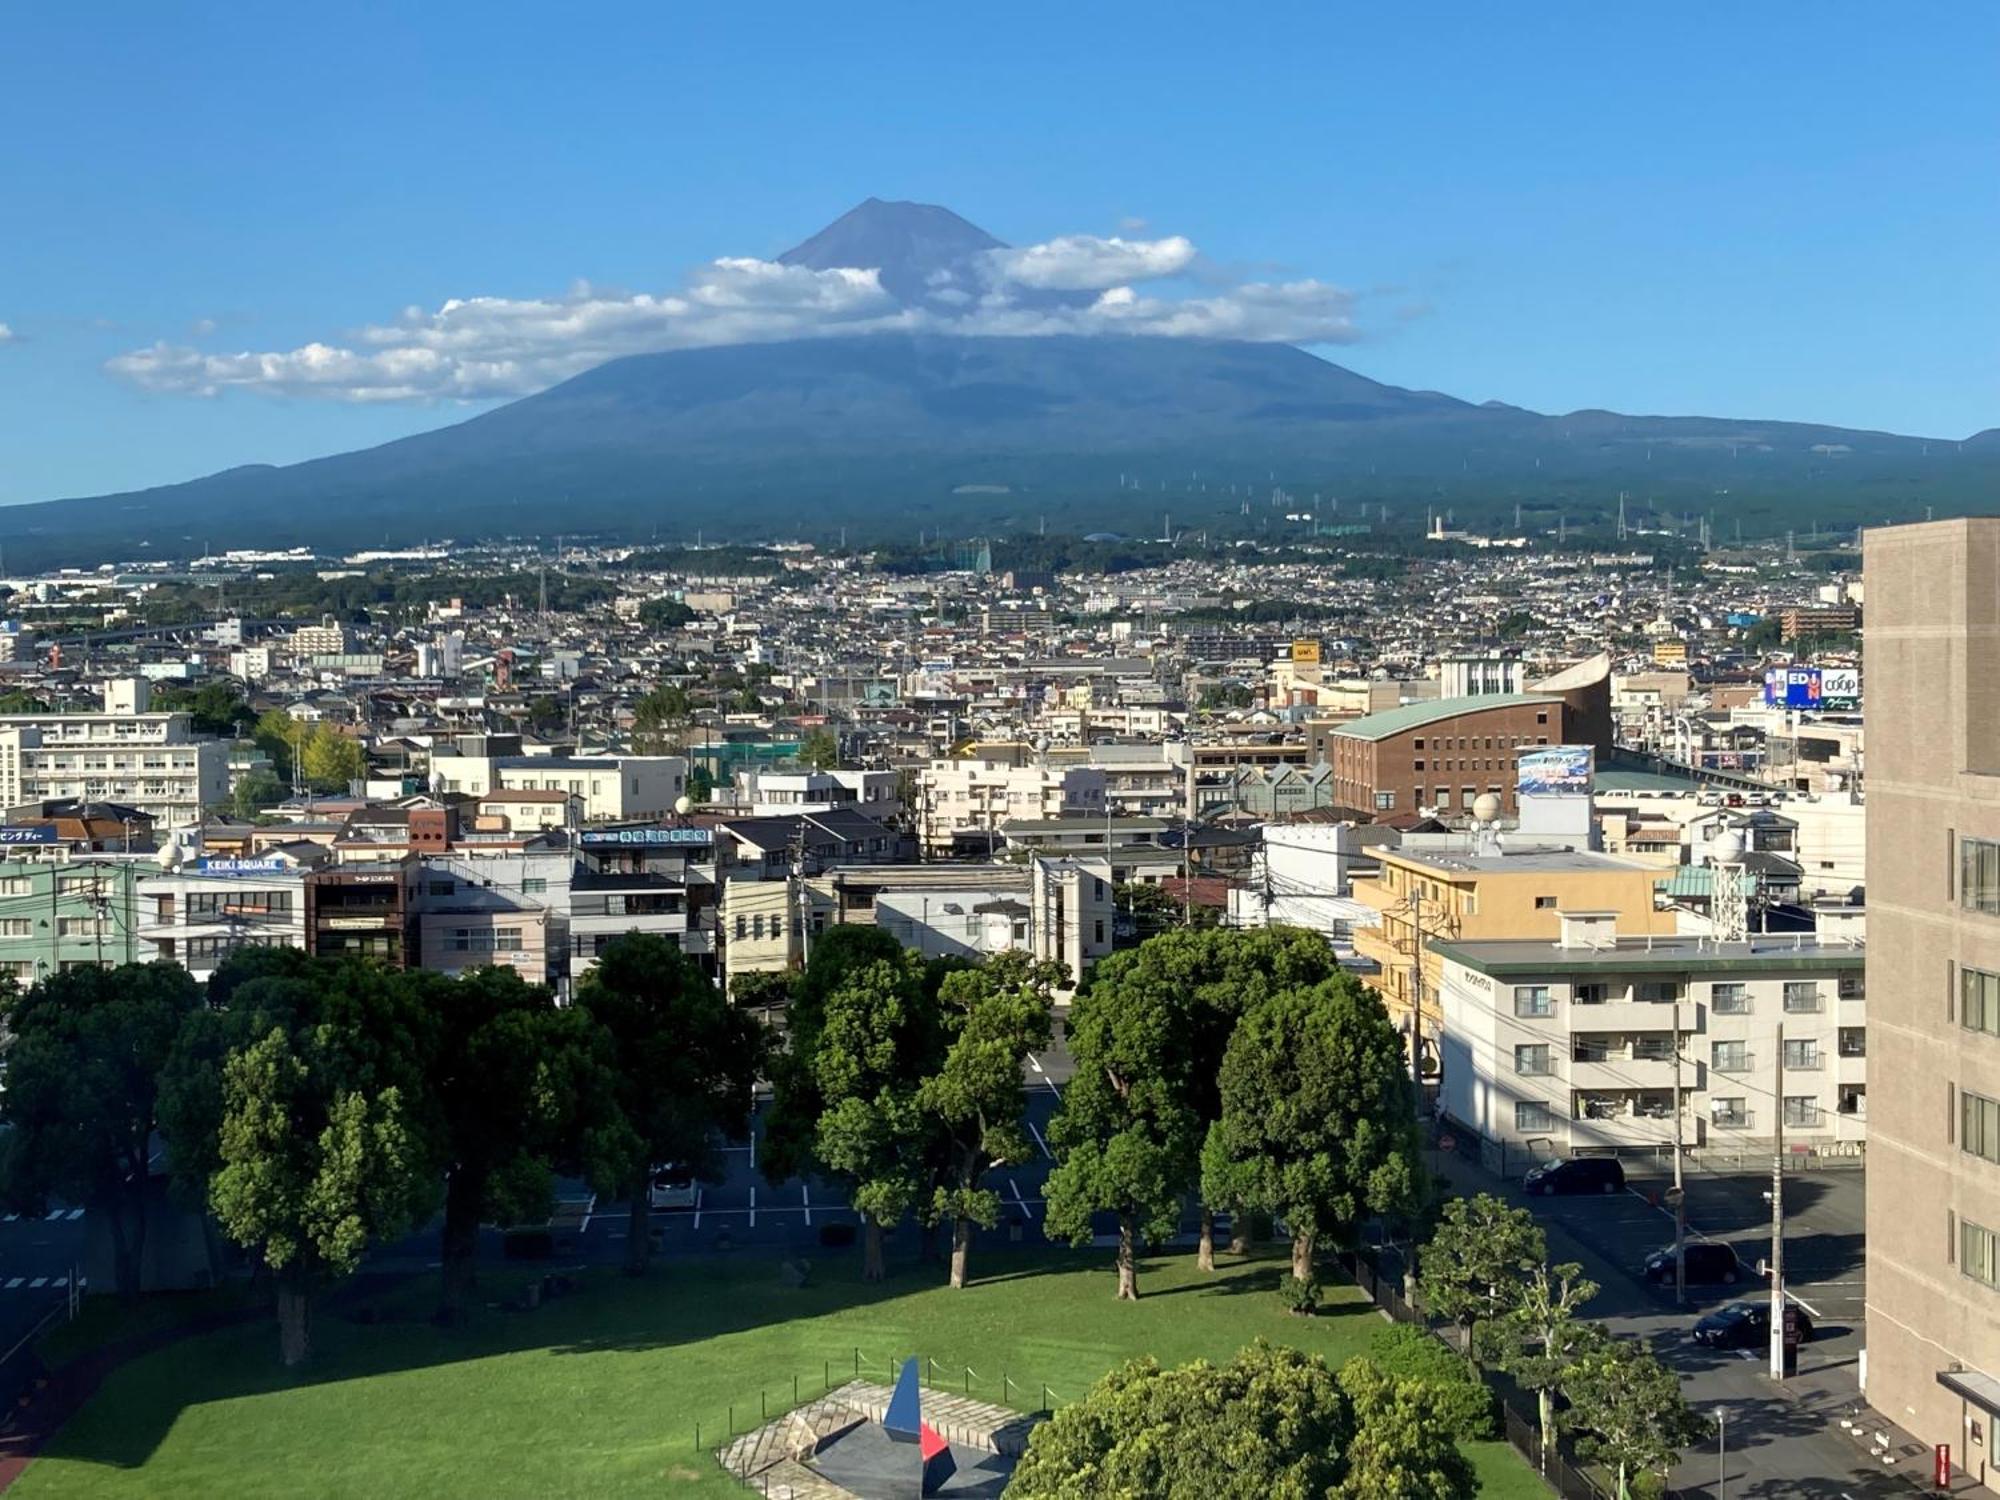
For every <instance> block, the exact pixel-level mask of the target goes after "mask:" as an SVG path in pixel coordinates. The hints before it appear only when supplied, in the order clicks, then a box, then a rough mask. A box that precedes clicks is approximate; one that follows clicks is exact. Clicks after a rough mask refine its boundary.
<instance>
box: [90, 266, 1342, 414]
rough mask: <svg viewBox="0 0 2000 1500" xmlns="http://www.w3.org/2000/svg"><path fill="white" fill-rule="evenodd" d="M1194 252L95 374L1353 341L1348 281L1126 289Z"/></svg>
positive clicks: (615, 306) (318, 392)
mask: <svg viewBox="0 0 2000 1500" xmlns="http://www.w3.org/2000/svg"><path fill="white" fill-rule="evenodd" d="M1196 259H1197V252H1196V250H1195V247H1194V245H1193V244H1192V243H1190V242H1189V241H1188V240H1186V239H1183V238H1181V237H1180V236H1178V235H1176V236H1171V237H1168V238H1164V239H1158V240H1135V239H1124V238H1118V237H1112V238H1098V237H1096V236H1091V235H1064V236H1061V237H1060V238H1057V239H1053V240H1049V241H1046V242H1044V243H1042V244H1038V245H1029V246H1026V247H1023V248H1019V249H1002V250H994V251H991V252H988V253H987V254H986V255H985V256H983V257H981V260H980V263H979V265H978V266H977V267H976V272H975V274H976V276H977V278H978V279H979V281H980V282H981V284H980V285H979V286H978V287H977V288H976V289H973V290H967V289H965V288H962V287H958V286H949V287H939V288H938V289H936V290H935V291H934V292H933V293H932V294H931V295H930V296H928V297H927V298H926V301H925V304H924V305H921V306H912V305H906V304H904V303H903V302H900V301H899V300H898V299H897V298H895V297H894V296H892V295H891V294H890V293H889V292H887V291H886V290H884V288H883V286H882V284H881V281H880V278H879V276H878V274H877V272H876V270H875V269H873V268H869V267H839V268H835V269H830V270H816V269H811V268H808V267H805V266H797V265H783V264H780V263H779V262H776V261H767V260H756V259H748V258H740V257H732V258H725V259H722V260H717V261H713V262H711V263H709V264H708V265H706V266H703V267H701V268H699V269H698V270H697V271H695V272H694V273H693V274H692V275H690V276H689V278H688V279H687V282H686V284H685V285H684V286H683V287H682V288H681V289H680V290H679V291H677V292H672V293H666V294H653V293H644V292H641V293H626V292H610V291H605V290H601V289H598V288H594V287H591V286H588V285H583V284H579V285H578V286H576V287H573V288H572V289H571V290H570V291H569V292H567V293H565V294H563V295H560V296H554V297H539V298H508V297H465V298H453V299H451V300H450V301H447V302H446V303H444V304H443V305H442V306H440V307H438V308H436V309H435V310H425V309H421V308H415V307H412V308H408V309H405V310H404V311H403V313H402V314H400V315H399V316H398V317H396V318H394V319H392V320H390V321H388V322H385V323H380V324H372V325H369V326H367V327H364V328H362V329H359V330H358V331H356V332H355V333H354V334H353V335H352V336H350V337H348V338H346V339H344V340H342V341H341V342H339V343H327V342H317V341H316V342H313V343H309V344H305V345H302V346H300V347H298V348H295V349H289V350H280V351H268V352H251V351H245V352H238V353H216V352H209V351H204V350H201V349H198V348H195V347H193V346H191V345H187V344H175V343H169V342H166V341H162V342H159V343H156V344H153V345H152V346H150V347H148V348H144V349H135V350H131V351H129V352H127V353H124V354H120V355H118V356H116V357H115V358H113V359H111V360H109V361H108V362H107V364H106V369H107V370H108V371H109V372H110V373H111V374H112V375H113V376H115V377H117V378H119V379H121V380H124V381H126V382H129V383H130V384H132V385H134V386H137V387H139V388H140V389H143V390H147V391H155V392H162V393H168V394H175V395H192V396H216V395H219V394H221V393H222V392H224V391H228V390H239V389H240V390H253V391H260V392H263V393H265V394H268V395H277V396H289V397H304V398H318V399H324V400H334V401H346V402H396V401H417V402H422V401H440V400H445V401H451V400H458V401H476V400H490V399H496V398H507V397H515V396H524V395H528V394H531V393H532V392H535V391H538V390H543V389H545V388H547V387H548V386H551V385H554V384H556V383H557V382H559V381H562V380H565V379H568V378H569V377H570V376H572V375H577V374H581V373H582V372H583V371H585V370H588V369H591V368H592V367H594V366H596V365H600V364H603V363H604V362H605V361H606V360H610V359H616V358H619V357H621V356H624V355H629V354H646V353H657V352H662V351H665V350H671V349H690V348H703V347H711V346H715V345H720V344H745V343H770V342H774V341H777V340H781V339H795V338H810V337H815V336H830V335H840V334H856V333H874V332H906V333H909V332H935V333H953V334H983V335H990V336H1000V337H1009V336H1011V337H1025V336H1030V335H1039V334H1084V335H1088V334H1098V333H1115V334H1144V335H1153V336H1158V337H1164V338H1222V339H1246V340H1252V341H1258V342H1270V343H1346V342H1351V341H1352V340H1353V339H1354V338H1356V337H1357V336H1358V331H1357V329H1356V327H1355V324H1354V320H1353V312H1354V301H1355V299H1354V296H1353V294H1352V293H1350V292H1348V291H1346V290H1344V289H1343V288H1341V287H1338V286H1334V285H1332V284H1330V283H1327V282H1323V281H1317V280H1301V281H1292V282H1282V283H1274V282H1241V283H1238V284H1235V285H1231V286H1225V287H1221V288H1219V289H1216V290H1212V291H1206V292H1203V293H1200V294H1186V295H1157V296H1155V295H1146V294H1142V293H1141V292H1139V291H1138V290H1137V289H1136V286H1137V285H1138V284H1140V283H1144V282H1148V281H1159V280H1162V279H1166V278H1171V277H1175V276H1178V275H1180V274H1181V273H1183V272H1185V271H1187V270H1188V269H1189V268H1190V267H1191V266H1193V265H1194V263H1195V261H1196ZM1093 294H1094V295H1093Z"/></svg>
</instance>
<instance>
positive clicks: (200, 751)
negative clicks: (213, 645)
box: [0, 713, 229, 828]
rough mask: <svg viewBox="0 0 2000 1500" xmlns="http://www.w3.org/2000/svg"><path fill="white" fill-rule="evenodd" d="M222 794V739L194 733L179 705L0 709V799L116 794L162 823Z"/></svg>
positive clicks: (186, 819) (225, 754)
mask: <svg viewBox="0 0 2000 1500" xmlns="http://www.w3.org/2000/svg"><path fill="white" fill-rule="evenodd" d="M228 795H229V747H228V745H226V744H225V743H223V742H222V741H221V740H211V739H202V738H199V737H197V736H196V735H195V733H194V731H193V729H192V727H191V726H190V723H189V720H188V716H187V715H186V714H184V713H77V714H55V713H51V714H8V715H5V716H0V806H4V807H15V806H19V805H20V804H22V803H24V802H35V801H42V800H47V799H70V800H75V801H90V802H121V803H125V804H126V805H128V806H131V807H135V808H137V809H138V810H139V811H141V812H143V813H144V814H145V815H146V816H147V817H149V818H151V819H152V820H153V821H154V823H156V824H157V825H159V826H160V827H161V828H170V827H179V826H184V825H186V824H190V823H195V822H199V821H200V819H201V815H202V813H203V812H204V811H205V810H207V809H208V808H211V807H214V806H215V805H216V804H218V803H220V802H222V801H223V800H224V799H225V798H227V797H228Z"/></svg>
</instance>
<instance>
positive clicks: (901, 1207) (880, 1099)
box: [811, 953, 945, 1281]
mask: <svg viewBox="0 0 2000 1500" xmlns="http://www.w3.org/2000/svg"><path fill="white" fill-rule="evenodd" d="M944 1047H945V1033H944V1027H943V1025H942V1021H941V1017H940V1015H939V1012H938V1007H937V1003H936V1000H935V997H934V995H933V994H932V993H931V992H930V991H929V990H928V989H927V986H926V985H925V983H924V971H923V964H922V961H921V960H919V959H918V958H917V957H916V956H915V955H914V954H910V953H899V954H898V955H897V957H896V958H895V959H886V958H885V959H878V960H876V961H875V962H873V963H870V964H867V965H865V966H863V967H861V968H859V969H856V970H854V971H853V972H852V973H850V974H849V975H848V976H847V977H846V978H845V979H844V980H843V981H842V982H841V984H840V986H839V987H838V988H837V989H835V990H834V991H833V993H832V994H830V995H828V996H827V998H826V1007H825V1016H824V1019H823V1022H822V1025H821V1028H820V1033H819V1041H818V1045H817V1046H816V1048H815V1049H814V1052H813V1054H812V1061H811V1069H812V1081H813V1086H814V1088H815V1089H816V1091H817V1093H818V1096H819V1099H820V1101H821V1106H822V1107H821V1112H820V1116H819V1122H818V1126H817V1128H816V1130H815V1132H814V1139H813V1157H814V1159H815V1160H816V1161H817V1162H818V1163H819V1165H820V1167H821V1168H822V1169H823V1170H824V1171H826V1172H828V1173H829V1174H831V1175H833V1176H835V1177H838V1178H841V1179H842V1180H843V1181H845V1182H846V1183H847V1184H848V1187H849V1190H850V1192H851V1195H852V1199H851V1201H852V1202H853V1204H854V1208H855V1211H856V1212H857V1213H858V1214H860V1216H861V1224H862V1263H861V1267H862V1269H861V1274H862V1278H863V1279H864V1280H867V1281H880V1280H881V1279H882V1276H883V1274H884V1266H883V1257H882V1231H883V1229H884V1228H885V1227H887V1226H890V1225H894V1224H895V1223H896V1222H897V1221H898V1220H900V1219H901V1218H902V1217H903V1215H904V1214H905V1213H907V1212H908V1211H909V1210H910V1209H911V1208H912V1207H914V1206H916V1205H917V1203H918V1202H919V1200H920V1197H921V1194H922V1193H923V1190H924V1189H925V1187H926V1186H927V1185H928V1183H929V1181H930V1177H931V1173H932V1169H933V1166H934V1163H935V1158H936V1156H937V1143H938V1138H939V1134H940V1131H939V1128H938V1126H937V1124H936V1123H935V1122H934V1121H933V1120H932V1119H931V1118H930V1117H929V1116H928V1115H927V1114H926V1113H925V1110H924V1108H923V1104H922V1102H921V1099H920V1094H921V1091H922V1089H923V1086H924V1084H925V1082H926V1081H927V1080H929V1079H930V1078H931V1077H932V1076H933V1075H934V1074H935V1073H937V1071H938V1070H939V1068H940V1066H941V1065H942V1062H943V1059H944Z"/></svg>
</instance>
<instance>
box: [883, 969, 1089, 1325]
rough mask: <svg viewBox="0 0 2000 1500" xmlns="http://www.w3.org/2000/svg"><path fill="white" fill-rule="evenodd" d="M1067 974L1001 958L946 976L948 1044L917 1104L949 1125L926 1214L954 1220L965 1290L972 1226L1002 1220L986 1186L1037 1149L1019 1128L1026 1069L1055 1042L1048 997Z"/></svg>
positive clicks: (956, 1265)
mask: <svg viewBox="0 0 2000 1500" xmlns="http://www.w3.org/2000/svg"><path fill="white" fill-rule="evenodd" d="M1063 977H1064V975H1063V970H1062V967H1061V966H1060V965H1058V964H1049V963H1040V962H1037V961H1036V960H1034V959H1033V958H1031V957H1029V956H1028V955H1027V954H1025V953H1019V952H1013V953H1000V954H996V955H995V956H994V957H993V958H991V959H989V960H988V961H987V963H986V964H985V965H984V966H983V967H980V968H977V969H966V970H962V971H960V972H959V973H956V974H952V975H949V976H947V977H946V979H945V980H944V983H943V985H942V986H941V987H940V989H939V998H940V1000H941V1002H942V1007H943V1011H944V1018H945V1024H946V1025H947V1027H949V1028H950V1030H951V1033H952V1035H951V1045H950V1048H949V1050H947V1051H946V1053H945V1055H944V1059H943V1062H942V1063H941V1064H940V1066H939V1068H938V1071H937V1072H936V1073H935V1074H933V1075H932V1076H931V1077H929V1078H927V1079H925V1080H924V1081H923V1082H922V1083H921V1084H920V1085H919V1086H918V1091H917V1099H918V1104H919V1105H920V1106H921V1107H922V1109H923V1110H924V1111H925V1112H926V1113H927V1114H928V1115H930V1116H931V1117H932V1118H934V1119H935V1120H937V1121H938V1122H939V1123H940V1124H941V1125H942V1126H943V1127H944V1136H945V1140H944V1148H945V1152H946V1163H945V1171H946V1174H947V1175H946V1180H945V1182H944V1183H943V1184H941V1185H940V1186H938V1187H937V1188H936V1190H935V1191H934V1193H933V1194H932V1198H931V1202H930V1205H929V1208H928V1214H927V1216H928V1217H929V1218H930V1219H931V1220H932V1221H933V1222H935V1221H937V1220H939V1219H946V1218H948V1219H950V1220H951V1221H952V1232H951V1284H952V1285H953V1286H954V1287H963V1286H964V1285H965V1273H966V1261H967V1259H968V1257H969V1256H970V1253H971V1249H972V1230H973V1226H974V1225H979V1226H981V1227H983V1228H987V1229H991V1228H992V1227H993V1226H994V1224H995V1223H997V1222H998V1220H999V1217H1000V1195H999V1194H998V1193H996V1192H994V1191H993V1189H991V1188H989V1187H986V1186H984V1182H985V1178H986V1174H987V1172H989V1171H990V1170H991V1169H992V1168H993V1167H994V1166H996V1165H998V1164H999V1163H1000V1162H1003V1161H1024V1160H1026V1159H1027V1157H1028V1156H1029V1154H1030V1152H1031V1150H1032V1147H1030V1145H1029V1144H1028V1138H1027V1132H1026V1131H1025V1130H1024V1129H1023V1128H1022V1121H1023V1120H1024V1119H1025V1117H1026V1115H1027V1108H1028V1099H1027V1089H1026V1086H1025V1084H1024V1083H1023V1080H1022V1073H1021V1069H1022V1065H1023V1063H1024V1062H1025V1061H1026V1059H1027V1056H1028V1054H1029V1053H1030V1052H1031V1051H1033V1050H1035V1049H1036V1048H1038V1047H1047V1046H1048V1045H1049V1036H1050V1032H1051V1030H1052V1029H1053V1008H1052V1000H1051V996H1052V992H1053V990H1054V989H1055V987H1056V985H1058V984H1059V983H1061V982H1062V979H1063Z"/></svg>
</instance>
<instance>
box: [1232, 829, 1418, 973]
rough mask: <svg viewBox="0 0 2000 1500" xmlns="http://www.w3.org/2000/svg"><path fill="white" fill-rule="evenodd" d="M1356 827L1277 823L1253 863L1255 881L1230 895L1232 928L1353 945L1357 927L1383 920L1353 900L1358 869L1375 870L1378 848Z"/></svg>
mask: <svg viewBox="0 0 2000 1500" xmlns="http://www.w3.org/2000/svg"><path fill="white" fill-rule="evenodd" d="M1363 834H1364V830H1363V829H1362V828H1361V827H1360V826H1359V825H1356V824H1353V823H1272V824H1267V825H1266V826H1265V828H1264V830H1263V845H1262V847H1261V848H1260V849H1259V850H1258V851H1257V854H1256V856H1255V857H1254V858H1253V860H1252V861H1251V866H1250V878H1249V879H1248V880H1247V881H1245V882H1244V883H1243V884H1242V885H1240V886H1235V887H1232V888H1231V890H1230V892H1229V925H1230V926H1231V927H1303V928H1305V929H1306V930H1307V931H1309V932H1317V933H1319V934H1321V935H1322V936H1323V937H1325V938H1326V939H1327V941H1329V942H1332V943H1337V944H1343V945H1344V944H1346V943H1348V942H1349V941H1350V940H1351V939H1352V937H1353V934H1354V928H1355V926H1356V925H1357V924H1358V925H1360V926H1364V927H1373V926H1375V925H1377V924H1378V923H1380V921H1381V920H1382V914H1381V912H1380V911H1378V910H1377V909H1376V908H1375V907H1373V906H1370V905H1369V904H1368V903H1367V902H1365V901H1358V900H1356V899H1355V897H1354V886H1353V873H1352V872H1353V870H1354V868H1355V866H1356V864H1357V863H1359V864H1361V865H1362V866H1363V868H1365V869H1369V870H1372V869H1374V867H1375V854H1374V850H1375V847H1376V846H1375V845H1374V844H1371V843H1364V842H1362V838H1363Z"/></svg>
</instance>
